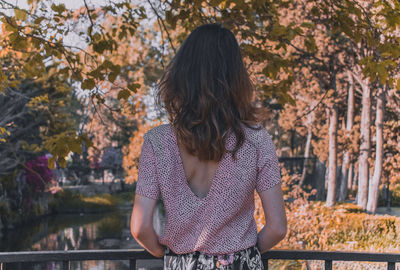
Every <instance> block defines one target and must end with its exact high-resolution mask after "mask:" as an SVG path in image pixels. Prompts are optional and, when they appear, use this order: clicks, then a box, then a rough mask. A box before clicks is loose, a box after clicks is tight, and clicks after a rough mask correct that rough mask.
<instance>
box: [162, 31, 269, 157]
mask: <svg viewBox="0 0 400 270" xmlns="http://www.w3.org/2000/svg"><path fill="white" fill-rule="evenodd" d="M157 87H158V90H159V91H158V93H157V97H156V103H157V104H158V105H159V106H160V105H161V102H163V103H164V107H165V109H166V111H167V112H168V114H169V121H170V122H171V124H172V126H173V127H174V129H175V133H176V135H177V138H178V141H179V142H180V143H181V144H183V145H184V146H185V148H186V149H187V151H188V152H189V153H190V154H192V155H195V156H197V157H198V158H199V160H214V161H217V162H218V161H220V160H221V158H222V156H223V154H224V153H225V151H228V152H231V153H232V158H233V159H234V160H236V156H235V154H236V152H237V151H238V150H239V149H240V147H241V146H242V144H243V142H244V139H245V135H244V131H243V129H242V127H241V123H243V124H245V125H246V126H247V127H249V128H252V129H257V130H258V129H261V128H263V126H262V125H261V126H260V127H252V126H251V125H253V124H257V123H260V122H262V121H264V119H265V110H262V108H257V107H256V106H255V105H254V104H253V102H252V100H253V95H254V87H253V85H252V83H251V80H250V78H249V75H248V72H247V70H246V67H245V65H244V63H243V59H242V55H241V53H240V48H239V44H238V42H237V40H236V38H235V36H234V35H233V33H232V32H231V31H230V30H228V29H226V28H224V27H222V26H221V25H220V24H205V25H202V26H200V27H197V28H196V29H195V30H193V32H192V33H190V35H189V36H188V37H187V38H186V40H184V42H183V43H182V45H181V46H180V48H179V50H178V52H177V53H176V55H175V56H174V58H173V59H172V61H171V62H170V63H169V64H168V66H167V68H166V70H165V72H164V74H163V75H162V77H161V79H160V81H159V82H158V85H157ZM230 129H231V130H232V131H233V132H234V133H235V136H236V139H237V140H236V146H235V147H234V149H233V150H232V151H229V150H227V149H226V148H225V142H226V138H227V136H226V135H227V133H228V132H227V131H228V130H230Z"/></svg>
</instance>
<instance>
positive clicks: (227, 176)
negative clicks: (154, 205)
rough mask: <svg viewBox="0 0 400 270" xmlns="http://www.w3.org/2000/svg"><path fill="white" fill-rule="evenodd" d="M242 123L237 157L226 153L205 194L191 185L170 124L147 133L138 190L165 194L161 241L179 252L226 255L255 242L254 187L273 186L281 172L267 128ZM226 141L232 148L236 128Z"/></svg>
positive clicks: (150, 195)
mask: <svg viewBox="0 0 400 270" xmlns="http://www.w3.org/2000/svg"><path fill="white" fill-rule="evenodd" d="M242 126H243V128H244V131H245V137H246V138H245V142H244V144H243V145H242V147H241V148H240V149H239V150H238V151H237V153H236V155H237V160H236V161H235V160H233V159H232V156H231V153H228V152H226V153H225V154H224V156H223V157H222V159H221V161H220V162H219V164H218V168H217V171H216V173H215V176H214V178H213V181H212V184H211V187H210V189H209V191H208V193H207V195H206V196H205V197H203V198H200V197H198V196H197V195H196V194H194V193H193V191H192V190H191V188H190V187H189V185H188V182H187V179H186V176H185V171H184V167H183V163H182V158H181V155H180V152H179V147H178V144H177V138H176V134H175V132H174V130H173V127H172V125H171V124H162V125H160V126H157V127H155V128H152V129H150V130H149V131H147V132H146V133H145V134H144V142H143V145H142V150H141V154H140V158H139V172H138V181H137V185H136V194H139V195H142V196H145V197H148V198H151V199H155V200H156V199H158V197H159V196H160V195H161V198H162V200H163V202H164V206H165V210H166V224H165V229H164V232H163V234H162V235H160V237H159V241H160V243H161V244H162V245H165V246H168V247H169V248H170V249H171V250H172V251H174V252H175V253H177V254H183V253H188V252H193V251H200V252H203V253H206V254H210V255H217V254H227V253H233V252H236V251H239V250H242V249H246V248H248V247H251V246H254V245H255V244H256V243H257V226H256V222H255V220H254V191H255V190H256V191H257V192H258V193H260V192H262V191H264V190H267V189H269V188H272V187H273V186H275V185H276V184H278V183H280V182H281V175H280V172H279V165H278V159H277V156H276V150H275V147H274V145H273V142H272V140H271V136H270V135H269V133H268V132H267V130H266V129H265V128H262V129H261V130H252V129H250V128H248V127H246V126H245V125H242ZM226 143H227V145H226V148H227V149H229V150H232V149H233V148H234V146H235V143H236V140H235V136H234V133H230V134H229V135H228V138H227V141H226Z"/></svg>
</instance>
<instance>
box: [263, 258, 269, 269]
mask: <svg viewBox="0 0 400 270" xmlns="http://www.w3.org/2000/svg"><path fill="white" fill-rule="evenodd" d="M262 263H263V266H264V270H268V259H264V260H262Z"/></svg>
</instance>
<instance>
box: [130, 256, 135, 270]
mask: <svg viewBox="0 0 400 270" xmlns="http://www.w3.org/2000/svg"><path fill="white" fill-rule="evenodd" d="M129 270H136V259H130V260H129Z"/></svg>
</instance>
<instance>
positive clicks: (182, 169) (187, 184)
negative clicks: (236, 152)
mask: <svg viewBox="0 0 400 270" xmlns="http://www.w3.org/2000/svg"><path fill="white" fill-rule="evenodd" d="M169 126H170V129H171V132H172V133H173V137H174V146H173V147H174V150H175V153H176V155H177V157H178V161H179V171H180V173H181V179H183V182H184V183H183V185H184V186H185V187H186V189H187V190H188V192H189V193H190V194H191V195H192V196H193V197H195V198H196V199H198V200H205V199H207V198H208V197H210V196H211V194H212V191H213V189H214V187H215V185H216V182H217V181H218V174H219V171H220V168H221V166H222V162H223V160H224V158H225V154H224V155H223V156H222V158H221V160H220V161H219V162H218V164H217V167H216V169H215V171H214V173H213V174H212V175H213V177H212V179H211V180H210V179H208V181H204V182H207V183H211V184H210V186H209V188H208V191H207V194H206V195H205V196H203V197H200V196H199V195H197V194H198V193H199V192H198V191H194V190H193V189H192V187H191V186H190V184H193V183H190V182H189V181H188V177H187V176H186V175H187V173H186V171H187V170H186V168H185V165H184V164H183V160H184V158H183V156H182V153H181V150H180V148H179V145H178V138H177V135H176V133H175V130H174V128H173V126H172V125H171V124H170V125H169ZM210 181H211V182H210Z"/></svg>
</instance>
